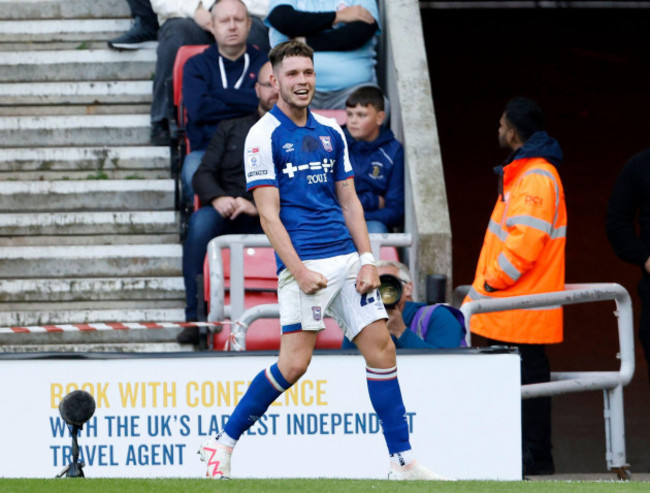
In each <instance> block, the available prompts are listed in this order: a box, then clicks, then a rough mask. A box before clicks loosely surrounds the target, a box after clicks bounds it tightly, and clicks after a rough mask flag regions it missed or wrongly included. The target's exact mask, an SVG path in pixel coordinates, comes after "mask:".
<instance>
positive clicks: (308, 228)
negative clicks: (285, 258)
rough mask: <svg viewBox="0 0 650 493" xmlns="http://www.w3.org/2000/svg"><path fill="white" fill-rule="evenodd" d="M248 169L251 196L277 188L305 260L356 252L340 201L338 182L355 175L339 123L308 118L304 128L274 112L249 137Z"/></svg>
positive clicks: (286, 223) (290, 230) (289, 227)
mask: <svg viewBox="0 0 650 493" xmlns="http://www.w3.org/2000/svg"><path fill="white" fill-rule="evenodd" d="M244 163H245V169H246V183H247V189H248V190H253V189H254V188H257V187H263V186H272V187H276V188H278V190H279V194H280V219H281V221H282V224H284V227H285V228H286V230H287V232H288V233H289V237H290V238H291V243H292V244H293V247H294V248H295V250H296V252H297V253H298V256H299V257H300V258H301V259H302V260H308V259H321V258H329V257H334V256H337V255H345V254H348V253H352V252H355V251H356V248H355V246H354V243H353V242H352V237H351V236H350V232H349V230H348V228H347V226H346V225H345V219H344V217H343V212H342V210H341V206H340V204H339V202H338V199H337V197H336V188H335V182H337V181H341V180H347V179H349V178H352V177H353V176H354V175H353V172H352V165H351V164H350V158H349V156H348V149H347V143H346V140H345V137H344V135H343V131H342V130H341V127H339V126H338V124H337V123H336V121H335V120H333V119H330V118H325V117H322V116H320V115H315V114H313V113H311V112H309V114H308V119H307V124H306V125H305V126H304V127H299V126H297V125H296V124H295V123H294V122H293V121H291V119H290V118H289V117H287V116H286V115H285V114H284V113H283V112H282V111H281V110H280V109H279V108H278V107H277V106H274V107H273V109H271V111H269V112H268V113H266V114H265V115H264V116H263V117H262V118H261V119H260V120H259V121H258V122H257V123H256V124H255V125H254V126H253V127H252V128H251V130H250V132H249V133H248V136H247V137H246V144H245V149H244ZM276 259H277V262H278V272H280V271H281V270H282V269H284V267H285V266H284V264H283V263H282V261H281V260H280V258H279V257H277V255H276Z"/></svg>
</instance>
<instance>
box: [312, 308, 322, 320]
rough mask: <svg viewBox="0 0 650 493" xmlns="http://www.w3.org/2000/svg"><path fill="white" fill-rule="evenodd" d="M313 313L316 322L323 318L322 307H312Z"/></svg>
mask: <svg viewBox="0 0 650 493" xmlns="http://www.w3.org/2000/svg"><path fill="white" fill-rule="evenodd" d="M311 313H312V315H313V316H314V320H316V321H317V322H319V321H320V319H321V317H322V315H321V309H320V306H312V307H311Z"/></svg>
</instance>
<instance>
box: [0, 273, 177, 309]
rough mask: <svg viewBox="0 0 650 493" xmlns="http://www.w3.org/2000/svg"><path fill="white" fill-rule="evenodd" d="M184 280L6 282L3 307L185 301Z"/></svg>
mask: <svg viewBox="0 0 650 493" xmlns="http://www.w3.org/2000/svg"><path fill="white" fill-rule="evenodd" d="M184 298H185V287H184V284H183V278H182V277H120V278H115V277H105V278H81V279H2V280H0V303H18V302H29V303H33V302H50V303H52V302H71V301H84V300H85V301H88V300H94V301H109V300H113V301H114V300H177V301H178V300H181V301H182V300H183V299H184Z"/></svg>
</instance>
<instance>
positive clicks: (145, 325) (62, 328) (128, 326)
mask: <svg viewBox="0 0 650 493" xmlns="http://www.w3.org/2000/svg"><path fill="white" fill-rule="evenodd" d="M224 323H230V322H124V323H120V322H114V323H94V324H60V325H32V326H28V327H0V334H25V333H45V332H94V331H101V330H140V329H176V328H181V329H182V328H185V327H216V326H222V325H224Z"/></svg>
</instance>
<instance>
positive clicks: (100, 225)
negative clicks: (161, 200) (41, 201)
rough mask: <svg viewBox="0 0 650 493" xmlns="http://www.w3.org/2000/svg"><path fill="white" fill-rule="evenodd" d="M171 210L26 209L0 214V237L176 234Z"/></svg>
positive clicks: (175, 220) (176, 224)
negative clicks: (70, 210)
mask: <svg viewBox="0 0 650 493" xmlns="http://www.w3.org/2000/svg"><path fill="white" fill-rule="evenodd" d="M177 232H178V221H177V214H176V213H175V212H174V211H136V212H131V211H119V212H40V213H33V212H26V213H13V214H0V236H35V235H39V236H42V235H52V236H68V235H103V234H106V235H120V234H122V235H124V234H134V235H146V234H156V233H177Z"/></svg>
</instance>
